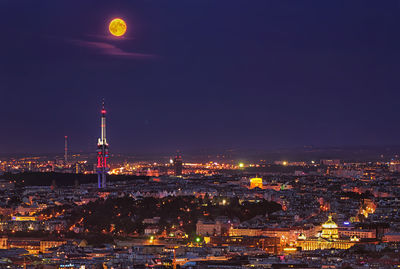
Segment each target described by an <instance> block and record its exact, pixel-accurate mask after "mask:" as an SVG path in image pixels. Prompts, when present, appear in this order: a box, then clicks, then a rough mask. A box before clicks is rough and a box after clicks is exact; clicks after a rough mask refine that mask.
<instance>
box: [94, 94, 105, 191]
mask: <svg viewBox="0 0 400 269" xmlns="http://www.w3.org/2000/svg"><path fill="white" fill-rule="evenodd" d="M107 158H108V144H107V139H106V109H105V108H104V100H103V104H102V108H101V137H100V138H99V140H98V142H97V185H98V187H99V188H105V187H106V184H107V182H106V175H107V171H108V168H107Z"/></svg>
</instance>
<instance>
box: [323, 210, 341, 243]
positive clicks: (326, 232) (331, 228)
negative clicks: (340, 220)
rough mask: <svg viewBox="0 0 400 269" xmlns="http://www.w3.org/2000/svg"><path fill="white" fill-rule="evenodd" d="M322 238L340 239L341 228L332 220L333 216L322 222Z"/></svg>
mask: <svg viewBox="0 0 400 269" xmlns="http://www.w3.org/2000/svg"><path fill="white" fill-rule="evenodd" d="M321 237H322V238H327V239H338V238H339V230H338V226H337V224H336V223H335V222H334V221H333V220H332V216H329V218H328V220H327V221H326V222H325V223H323V224H322V233H321Z"/></svg>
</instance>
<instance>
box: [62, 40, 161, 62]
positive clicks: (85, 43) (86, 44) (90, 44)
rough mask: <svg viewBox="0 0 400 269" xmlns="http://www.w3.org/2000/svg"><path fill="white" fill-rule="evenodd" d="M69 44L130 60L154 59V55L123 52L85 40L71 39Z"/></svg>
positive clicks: (107, 45)
mask: <svg viewBox="0 0 400 269" xmlns="http://www.w3.org/2000/svg"><path fill="white" fill-rule="evenodd" d="M70 42H71V43H73V44H75V45H77V46H81V47H86V48H93V49H97V50H98V51H99V53H102V54H105V55H111V56H120V57H124V58H130V59H151V58H155V55H153V54H145V53H138V52H129V51H124V50H122V49H120V48H117V47H116V46H114V45H112V44H109V43H106V42H96V41H86V40H79V39H72V40H70Z"/></svg>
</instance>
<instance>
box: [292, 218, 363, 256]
mask: <svg viewBox="0 0 400 269" xmlns="http://www.w3.org/2000/svg"><path fill="white" fill-rule="evenodd" d="M321 227H322V232H321V233H319V234H318V236H316V237H311V238H306V237H305V235H304V234H301V235H299V237H298V239H297V246H298V247H301V249H302V250H316V249H331V248H335V249H348V248H350V247H352V246H354V245H355V244H356V243H357V242H359V240H358V238H355V237H354V238H340V237H339V229H338V226H337V224H336V223H335V222H334V221H333V220H332V216H329V218H328V220H327V221H326V222H325V223H323V224H322V225H321Z"/></svg>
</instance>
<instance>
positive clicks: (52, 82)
mask: <svg viewBox="0 0 400 269" xmlns="http://www.w3.org/2000/svg"><path fill="white" fill-rule="evenodd" d="M93 5H94V2H91V1H85V2H84V3H78V4H77V3H70V2H58V3H54V2H51V1H43V2H40V3H30V2H28V1H21V2H14V1H4V2H2V3H1V4H0V7H1V8H0V14H1V19H0V21H1V22H2V23H3V24H4V25H5V24H7V22H9V21H13V24H12V25H10V26H9V27H6V28H5V29H4V33H3V35H4V36H5V37H7V38H4V39H3V40H2V43H1V44H0V51H1V52H0V57H1V58H2V64H1V69H0V79H1V87H2V93H3V94H2V97H3V98H4V100H7V102H4V103H3V105H2V106H1V108H0V112H1V113H2V115H5V118H4V121H3V126H5V127H4V128H3V131H2V132H1V134H0V149H1V150H0V152H1V153H2V154H5V153H32V154H36V153H47V152H61V150H62V145H63V137H64V136H68V141H69V148H70V150H71V152H90V151H91V150H92V149H93V146H94V145H95V142H93V141H95V140H96V137H97V124H96V122H95V121H94V120H93V119H95V118H96V111H97V109H96V108H97V107H98V105H97V104H98V100H101V98H103V97H104V98H105V100H106V102H107V104H108V107H109V111H110V118H109V120H110V124H109V134H110V137H112V145H113V146H112V151H113V152H121V153H144V152H153V153H156V152H175V151H176V150H177V149H179V150H182V151H188V150H194V149H203V148H208V149H209V148H211V149H213V148H217V149H221V150H224V149H231V148H240V149H261V150H262V149H265V150H269V149H276V148H296V147H302V146H308V145H312V146H316V147H321V146H354V145H355V146H357V145H367V146H368V145H369V146H383V145H398V144H399V142H398V133H399V131H400V127H397V126H396V124H395V122H396V120H397V115H396V113H395V110H394V108H395V107H396V105H397V104H396V100H397V98H398V97H399V91H398V82H399V81H398V78H397V76H396V72H395V70H397V69H398V68H399V64H398V63H399V62H400V61H398V60H397V58H398V57H399V56H398V53H397V48H398V45H399V41H400V40H399V37H398V35H397V34H396V33H397V25H398V23H399V22H400V21H399V20H400V19H399V18H398V16H397V13H396V10H397V8H398V3H397V2H396V1H386V2H384V3H379V5H378V4H377V3H376V2H374V1H351V2H347V3H346V4H345V5H342V4H341V3H339V2H335V3H320V2H317V1H302V2H301V3H290V5H289V4H288V3H286V2H282V1H280V2H279V3H266V2H265V1H254V2H252V3H250V4H247V5H246V6H242V5H240V1H229V2H226V1H219V2H213V3H207V2H204V1H192V2H187V1H170V2H168V3H164V4H163V5H160V6H159V5H157V4H155V3H153V2H146V1H138V2H135V3H132V2H131V1H117V2H116V3H109V2H107V1H96V11H93V10H92V6H93ZM26 10H29V12H28V11H26ZM38 14H40V18H38V17H37V15H38ZM114 17H121V18H124V19H125V20H126V22H127V24H128V30H127V33H126V34H125V36H124V37H123V38H122V39H119V40H115V39H112V38H110V37H109V36H108V35H107V27H108V22H109V21H110V20H111V19H112V18H114ZM72 18H73V19H72ZM338 18H340V19H338ZM183 22H185V23H183ZM25 44H29V45H28V46H25Z"/></svg>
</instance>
